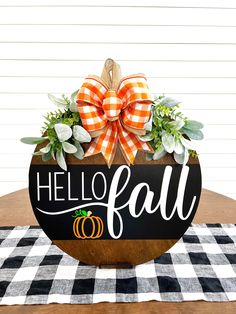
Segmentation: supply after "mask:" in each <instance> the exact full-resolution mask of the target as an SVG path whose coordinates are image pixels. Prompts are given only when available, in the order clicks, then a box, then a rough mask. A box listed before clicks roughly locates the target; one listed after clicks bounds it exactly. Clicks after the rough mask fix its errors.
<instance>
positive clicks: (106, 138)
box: [84, 122, 118, 168]
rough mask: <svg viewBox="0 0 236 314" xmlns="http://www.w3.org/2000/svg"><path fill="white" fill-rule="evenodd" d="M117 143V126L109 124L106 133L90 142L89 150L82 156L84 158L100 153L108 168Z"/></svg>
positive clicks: (114, 123) (112, 123)
mask: <svg viewBox="0 0 236 314" xmlns="http://www.w3.org/2000/svg"><path fill="white" fill-rule="evenodd" d="M117 142H118V135H117V124H116V122H110V123H109V125H108V127H107V129H106V132H104V133H102V134H101V135H100V136H98V137H96V138H95V139H94V140H93V141H92V142H91V144H90V146H89V148H88V149H87V151H86V152H85V154H84V157H88V156H92V155H96V154H99V153H102V155H103V157H104V159H105V160H106V163H107V165H108V167H109V168H110V167H111V164H112V162H113V159H114V156H115V152H116V146H117Z"/></svg>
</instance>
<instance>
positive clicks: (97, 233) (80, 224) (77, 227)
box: [73, 216, 104, 239]
mask: <svg viewBox="0 0 236 314" xmlns="http://www.w3.org/2000/svg"><path fill="white" fill-rule="evenodd" d="M85 222H87V223H88V222H89V223H91V224H92V231H91V233H90V234H86V233H85V230H84V226H85ZM103 230H104V225H103V221H102V219H101V218H100V217H98V216H86V217H85V216H79V217H77V218H76V219H75V220H74V223H73V232H74V235H75V236H76V237H77V238H79V239H98V238H100V237H101V235H102V234H103Z"/></svg>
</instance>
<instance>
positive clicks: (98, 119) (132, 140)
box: [77, 74, 153, 167]
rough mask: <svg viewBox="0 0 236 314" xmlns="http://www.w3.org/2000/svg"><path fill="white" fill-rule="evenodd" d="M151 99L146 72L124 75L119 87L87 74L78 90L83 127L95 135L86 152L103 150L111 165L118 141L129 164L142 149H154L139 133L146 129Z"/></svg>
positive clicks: (92, 152) (78, 102)
mask: <svg viewBox="0 0 236 314" xmlns="http://www.w3.org/2000/svg"><path fill="white" fill-rule="evenodd" d="M151 103H152V100H151V96H150V94H149V91H148V86H147V82H146V78H145V76H144V75H143V74H137V75H132V76H127V77H124V78H123V79H122V80H121V81H120V83H119V86H118V88H117V91H114V90H111V89H109V87H108V86H107V84H106V83H105V82H103V81H102V80H101V79H99V77H95V76H88V77H87V78H86V79H85V81H84V83H83V85H82V87H81V88H80V90H79V92H78V94H77V104H78V111H79V113H80V118H81V120H82V124H83V127H84V128H85V129H86V130H87V131H88V132H89V133H90V134H91V136H92V137H94V139H93V141H92V142H91V144H90V146H89V148H88V150H87V151H86V153H85V156H91V155H94V154H98V153H100V152H101V153H102V154H103V156H104V158H105V160H106V162H107V164H108V166H109V167H110V165H111V164H112V161H113V158H114V155H115V151H116V146H117V142H119V143H120V147H121V151H122V153H123V155H124V158H125V160H126V162H127V163H128V164H133V163H134V159H135V156H136V154H137V151H138V150H139V149H140V150H145V151H149V152H152V151H153V150H152V148H151V146H150V145H149V144H148V143H147V142H143V141H141V140H140V139H139V138H138V136H137V135H144V134H145V133H146V131H145V128H144V127H145V123H146V122H148V120H149V118H150V114H151Z"/></svg>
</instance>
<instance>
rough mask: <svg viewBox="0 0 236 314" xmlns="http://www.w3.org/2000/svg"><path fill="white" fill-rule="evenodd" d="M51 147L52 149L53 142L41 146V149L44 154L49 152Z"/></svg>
mask: <svg viewBox="0 0 236 314" xmlns="http://www.w3.org/2000/svg"><path fill="white" fill-rule="evenodd" d="M50 149H51V144H50V143H48V144H47V145H46V146H45V147H43V148H40V150H39V151H40V152H41V153H43V154H47V153H48V152H49V151H50Z"/></svg>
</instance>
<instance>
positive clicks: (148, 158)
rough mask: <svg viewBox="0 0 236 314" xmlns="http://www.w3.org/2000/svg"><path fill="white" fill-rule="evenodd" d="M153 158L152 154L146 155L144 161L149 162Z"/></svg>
mask: <svg viewBox="0 0 236 314" xmlns="http://www.w3.org/2000/svg"><path fill="white" fill-rule="evenodd" d="M152 157H153V153H146V160H148V161H151V160H152Z"/></svg>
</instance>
